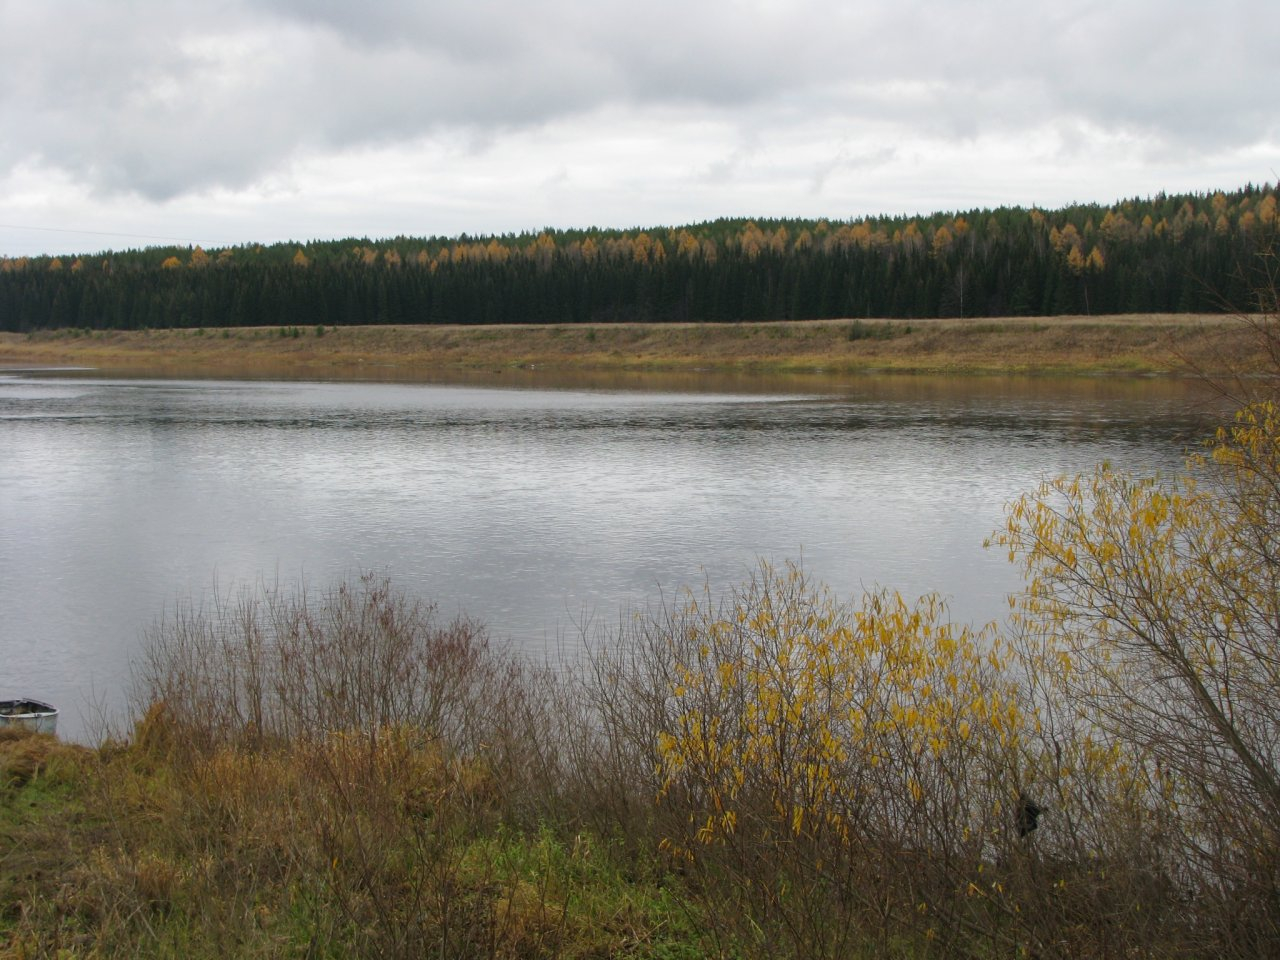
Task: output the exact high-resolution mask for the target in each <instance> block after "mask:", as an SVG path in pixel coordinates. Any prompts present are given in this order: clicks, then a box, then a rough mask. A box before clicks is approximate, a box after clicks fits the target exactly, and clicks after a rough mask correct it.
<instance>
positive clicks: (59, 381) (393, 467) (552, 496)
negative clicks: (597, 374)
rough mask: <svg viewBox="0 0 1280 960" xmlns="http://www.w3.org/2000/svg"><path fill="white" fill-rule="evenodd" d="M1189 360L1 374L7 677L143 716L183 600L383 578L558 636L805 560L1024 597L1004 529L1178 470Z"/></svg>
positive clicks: (496, 627)
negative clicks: (620, 375) (147, 674)
mask: <svg viewBox="0 0 1280 960" xmlns="http://www.w3.org/2000/svg"><path fill="white" fill-rule="evenodd" d="M1196 398H1197V394H1196V393H1195V391H1194V389H1193V388H1192V387H1191V386H1189V385H1187V384H1185V383H1180V382H1172V381H1164V380H1145V381H1121V380H1107V379H1092V380H1047V379H1046V380H1036V379H997V378H969V379H948V378H941V377H862V378H852V379H848V380H845V381H841V382H836V381H832V382H831V383H824V384H822V385H821V386H820V387H817V388H815V387H814V385H813V384H812V383H805V384H804V385H803V388H798V387H797V385H796V384H795V383H793V382H789V381H759V382H755V381H742V380H737V381H733V382H732V383H731V384H721V383H717V382H713V381H710V380H703V381H698V382H697V383H696V384H695V385H693V386H686V387H685V388H683V389H680V390H672V389H670V388H669V387H668V388H662V389H625V390H617V389H587V388H582V387H565V386H563V385H557V384H556V383H555V382H554V381H550V382H547V383H545V384H541V385H539V386H538V387H537V388H528V387H518V388H511V387H504V386H501V385H485V384H475V383H472V384H466V385H449V384H439V383H393V382H390V383H389V382H291V381H285V380H270V381H269V380H221V381H219V380H162V379H119V378H115V379H113V378H108V377H103V376H97V375H94V374H93V373H92V372H79V373H67V372H51V371H46V372H41V371H28V372H22V371H9V372H6V373H3V374H0V657H2V660H0V663H2V664H3V665H2V666H0V698H5V697H11V696H18V695H24V696H34V697H38V698H41V699H47V700H50V701H53V702H55V703H56V704H57V705H58V706H59V707H61V708H62V710H63V715H62V719H61V722H60V731H61V732H63V733H64V734H65V735H67V736H69V737H75V738H81V739H84V738H91V737H93V736H95V735H96V734H97V731H98V730H99V728H100V718H101V717H102V716H104V715H110V716H118V715H119V712H120V710H121V707H122V704H124V702H125V697H126V690H127V687H128V682H129V676H130V665H131V663H132V662H133V661H134V660H135V658H136V656H137V653H138V650H139V644H140V642H141V639H142V636H143V634H144V632H145V631H146V629H147V628H148V627H149V626H150V625H151V624H153V623H154V622H155V621H156V620H157V618H159V617H160V616H161V615H162V614H163V613H164V612H165V611H166V610H167V609H172V607H173V605H174V604H175V603H177V602H179V601H191V602H195V603H200V602H202V599H207V598H209V597H210V596H212V594H213V593H214V592H215V591H217V592H222V593H225V592H228V591H231V590H234V589H235V588H236V587H237V586H239V585H245V584H248V585H254V584H256V583H258V582H260V581H266V582H268V583H279V584H283V585H285V586H286V587H288V586H290V585H293V584H296V583H298V582H305V583H307V584H308V586H309V588H310V589H313V590H314V589H323V588H325V587H327V586H329V585H331V584H333V583H334V582H336V581H337V580H339V579H342V578H345V577H353V576H356V575H358V574H359V573H360V572H362V571H374V572H376V573H380V574H385V575H387V576H389V577H390V578H391V579H392V581H393V582H394V583H395V584H396V585H397V586H398V587H400V588H401V589H403V590H405V591H407V592H409V593H411V594H413V595H414V596H418V597H422V598H424V599H430V600H434V601H436V602H437V603H438V604H439V606H440V609H441V610H442V611H443V612H444V613H446V614H452V613H454V612H466V613H468V614H470V615H472V616H474V617H476V618H479V619H481V620H483V621H485V622H486V623H487V624H488V625H489V627H490V630H491V632H492V634H493V636H494V637H495V638H496V639H498V640H499V641H502V642H510V643H511V644H514V645H515V646H517V647H518V648H519V649H520V650H521V651H522V652H524V653H526V654H528V655H530V656H535V657H542V656H560V655H565V654H566V653H567V654H568V655H573V651H574V650H575V649H577V648H578V647H577V644H578V635H579V631H580V629H581V628H582V627H583V626H584V625H585V624H596V625H599V624H608V623H609V622H614V621H616V620H617V618H618V616H619V615H620V613H621V612H622V611H624V610H626V609H631V608H635V607H638V606H644V605H646V604H652V603H657V602H659V601H660V600H661V598H663V597H665V598H666V599H667V600H670V599H671V598H672V597H674V596H675V595H676V594H677V593H678V591H679V589H680V588H681V587H682V586H686V585H699V584H701V583H702V582H703V581H704V579H705V580H707V581H709V582H710V584H711V586H712V588H713V590H714V589H721V588H724V587H727V586H730V585H732V584H736V583H738V582H741V581H742V580H743V579H744V578H745V577H746V576H747V575H748V574H749V573H750V571H751V570H752V568H753V567H754V566H755V565H756V564H757V563H758V561H759V560H761V559H765V560H770V561H773V562H782V561H785V560H795V561H799V562H802V564H803V566H804V568H805V569H806V570H807V571H808V572H809V573H810V574H812V575H813V576H814V577H815V578H816V579H818V580H821V581H823V582H825V583H826V584H828V585H829V586H830V587H831V588H832V589H833V590H834V591H835V592H836V593H837V594H838V595H840V596H843V597H852V596H856V595H857V594H859V593H860V592H861V590H862V589H863V588H864V587H870V586H873V585H877V584H880V585H886V586H892V587H895V588H898V589H900V590H902V591H903V592H905V593H908V594H916V593H920V592H924V591H929V590H935V591H939V592H941V593H943V594H945V595H947V596H949V597H950V598H951V605H952V611H953V614H954V615H955V616H956V617H957V618H960V619H966V620H972V621H986V620H991V619H998V618H1000V617H1002V616H1003V615H1004V613H1005V611H1006V610H1007V605H1006V602H1005V600H1006V597H1007V595H1008V593H1009V592H1010V591H1013V590H1016V589H1017V588H1018V586H1019V576H1018V572H1017V570H1015V569H1014V568H1013V567H1011V566H1010V565H1009V564H1008V562H1007V560H1006V558H1005V557H1004V556H1003V555H1002V554H1001V552H1000V551H998V550H985V549H984V548H983V546H982V542H983V539H984V537H986V536H987V535H988V534H989V533H991V532H992V531H993V530H994V529H995V528H996V527H997V526H998V525H1000V523H1001V522H1002V518H1003V514H1004V507H1005V504H1006V503H1007V502H1008V501H1009V500H1011V499H1012V498H1014V497H1016V496H1018V495H1019V494H1021V493H1022V492H1024V491H1027V490H1030V489H1032V488H1033V487H1034V486H1035V485H1036V484H1037V483H1038V482H1040V481H1041V480H1043V479H1045V478H1048V477H1051V476H1053V475H1056V474H1059V473H1063V472H1077V471H1081V470H1087V469H1089V468H1091V467H1092V466H1093V465H1094V464H1096V463H1098V462H1099V461H1101V460H1103V459H1107V460H1110V461H1111V462H1112V463H1114V464H1116V465H1118V466H1121V467H1123V468H1126V469H1131V470H1134V471H1137V472H1142V473H1150V472H1154V471H1167V470H1172V469H1176V468H1177V467H1178V465H1179V464H1180V462H1181V458H1182V453H1183V450H1184V449H1185V448H1186V447H1187V446H1188V445H1190V444H1193V443H1194V442H1195V441H1196V439H1197V438H1198V437H1199V436H1200V435H1201V434H1202V433H1204V431H1205V423H1206V420H1205V413H1204V407H1203V405H1202V404H1201V403H1200V402H1199V401H1198V400H1197V399H1196Z"/></svg>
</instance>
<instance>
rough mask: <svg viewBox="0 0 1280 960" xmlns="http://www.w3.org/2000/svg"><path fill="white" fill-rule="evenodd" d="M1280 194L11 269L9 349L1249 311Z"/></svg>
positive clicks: (26, 264)
mask: <svg viewBox="0 0 1280 960" xmlns="http://www.w3.org/2000/svg"><path fill="white" fill-rule="evenodd" d="M1276 206H1277V199H1276V189H1275V187H1273V186H1271V185H1267V184H1264V185H1262V186H1252V185H1251V186H1247V187H1245V188H1244V189H1241V190H1236V191H1234V192H1232V193H1222V192H1217V193H1213V194H1178V195H1166V194H1158V195H1156V196H1155V197H1151V198H1147V199H1137V198H1135V199H1132V200H1126V201H1123V202H1120V203H1117V204H1115V205H1113V206H1110V207H1104V206H1101V205H1098V204H1079V205H1073V206H1068V207H1063V208H1061V209H1058V210H1041V209H1036V208H1032V209H1026V208H1021V207H1000V208H996V209H974V210H970V211H966V212H963V213H935V214H932V215H928V216H915V217H876V218H869V219H863V220H857V221H827V220H798V219H789V220H742V219H722V220H716V221H712V222H708V223H702V224H694V225H689V226H683V227H656V228H648V229H643V230H641V229H635V230H603V229H589V230H551V229H548V230H544V231H542V232H540V233H538V234H531V233H530V234H520V235H510V234H509V235H503V236H492V237H468V236H466V235H463V236H460V237H456V238H439V237H428V238H412V237H397V238H395V239H391V240H378V241H374V240H369V239H367V238H362V239H347V240H334V241H324V242H311V243H304V244H298V243H293V242H290V243H277V244H271V245H243V246H236V247H226V248H219V249H209V250H205V249H202V248H201V247H198V246H197V247H149V248H145V249H137V250H126V251H106V252H102V253H97V254H93V255H82V256H74V255H68V256H62V257H54V256H42V257H30V258H28V257H18V258H0V331H5V332H16V333H28V332H32V331H40V330H58V329H66V328H80V329H88V330H141V329H159V328H206V329H209V328H223V327H264V326H281V325H284V326H293V325H297V326H302V327H315V326H317V325H319V326H359V325H370V324H379V325H383V324H411V325H438V324H467V325H470V324H512V323H514V324H526V323H530V324H546V323H608V322H633V323H634V322H657V323H663V322H682V321H683V322H690V321H692V322H710V323H725V322H741V321H774V320H820V319H835V318H848V319H856V318H880V319H902V320H910V319H925V318H941V317H1016V316H1059V315H1082V314H1088V315H1104V314H1111V315H1114V314H1131V313H1213V312H1222V311H1226V310H1228V309H1232V308H1234V309H1247V308H1248V307H1249V291H1250V290H1252V289H1255V288H1256V286H1257V285H1256V283H1254V282H1252V280H1251V277H1250V276H1249V271H1250V270H1251V269H1252V268H1253V266H1254V265H1255V264H1256V263H1257V258H1258V255H1259V254H1260V253H1262V252H1265V251H1267V250H1269V249H1271V248H1272V247H1273V245H1274V241H1275V238H1276V229H1277V216H1276V214H1277V210H1276Z"/></svg>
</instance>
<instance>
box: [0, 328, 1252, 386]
mask: <svg viewBox="0 0 1280 960" xmlns="http://www.w3.org/2000/svg"><path fill="white" fill-rule="evenodd" d="M1256 356H1257V332H1256V330H1255V329H1254V327H1253V326H1251V324H1250V322H1247V321H1246V320H1244V319H1242V318H1240V317H1230V316H1220V315H1203V314H1190V315H1176V314H1144V315H1131V316H1112V317H1082V316H1077V317H1048V318H1044V317H1034V318H1031V317H1016V318H998V319H989V318H985V319H972V320H959V319H956V320H912V321H898V320H895V321H876V320H840V321H803V322H795V321H793V322H786V323H729V324H581V325H579V324H554V325H531V326H522V325H506V326H366V327H259V328H228V329H218V330H141V331H88V330H54V331H40V332H35V333H29V334H14V333H0V365H5V366H24V365H25V366H32V365H42V366H44V365H69V366H90V367H96V368H100V369H103V370H106V371H119V372H125V371H128V372H146V371H155V372H164V373H169V374H181V373H205V374H209V373H232V372H237V373H242V372H258V373H261V374H268V373H280V374H285V375H302V376H322V377H346V376H352V375H359V374H360V373H361V372H364V373H367V374H371V375H372V374H375V372H377V374H379V375H398V374H403V375H406V376H410V375H414V374H416V373H420V372H423V371H436V372H446V371H467V370H470V371H475V370H490V371H501V370H510V369H520V368H530V367H538V368H550V369H558V370H565V371H569V370H582V371H703V370H705V371H719V372H746V371H750V372H759V373H788V372H806V373H833V374H842V373H861V372H871V371H895V372H913V373H962V374H992V373H1041V374H1096V373H1107V374H1135V375H1147V374H1162V373H1171V372H1178V371H1186V370H1187V369H1188V368H1189V367H1190V368H1198V369H1202V370H1206V371H1209V372H1216V371H1220V370H1234V371H1237V372H1238V371H1241V370H1243V369H1246V368H1247V367H1248V366H1249V365H1250V364H1251V363H1252V362H1253V361H1254V358H1255V357H1256Z"/></svg>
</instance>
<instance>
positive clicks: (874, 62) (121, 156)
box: [0, 0, 1280, 199]
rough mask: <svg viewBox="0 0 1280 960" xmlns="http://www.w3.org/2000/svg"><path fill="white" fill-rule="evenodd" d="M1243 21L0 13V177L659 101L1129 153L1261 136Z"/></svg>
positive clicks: (1096, 13) (784, 13) (190, 186)
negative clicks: (1074, 136)
mask: <svg viewBox="0 0 1280 960" xmlns="http://www.w3.org/2000/svg"><path fill="white" fill-rule="evenodd" d="M1275 19H1276V17H1275V15H1274V13H1273V12H1272V9H1271V7H1270V5H1269V4H1268V3H1267V2H1265V0H1238V2H1234V3H1220V4H1218V5H1215V6H1214V7H1213V8H1207V7H1204V6H1202V5H1200V4H1192V3H1168V2H1141V3H1105V4H1103V3H1098V4H1084V5H1080V4H1076V5H1066V4H1062V5H1055V6H1053V7H1048V6H1042V5H1039V4H1027V3H1025V2H1022V3H979V2H941V0H938V2H924V0H916V2H906V3H902V2H896V3H895V2H878V0H877V2H865V3H848V4H839V3H767V2H760V3H747V2H729V0H719V2H705V3H697V4H691V3H673V2H667V0H658V2H654V3H649V4H607V3H596V4H585V3H576V2H575V3H569V2H565V0H550V2H546V3H539V4H529V3H525V2H512V0H486V2H471V3H467V4H457V3H447V4H446V3H420V2H408V0H397V2H381V3H378V4H373V5H369V6H361V5H356V4H351V3H347V2H338V0H319V2H316V0H307V2H303V0H268V2H263V3H258V4H253V3H248V2H240V3H229V4H220V5H216V7H215V6H214V5H205V6H198V5H188V6H183V7H180V8H179V7H173V6H172V5H169V4H167V3H159V2H155V0H140V2H136V3H127V4H101V3H97V2H92V3H91V2H71V3H56V2H55V3H50V4H30V3H19V2H5V3H4V4H3V5H2V6H0V37H3V39H2V40H0V71H3V77H2V78H0V117H2V118H3V130H4V135H3V139H0V173H3V172H7V171H9V170H11V169H13V168H14V167H15V166H17V165H19V164H22V163H32V164H37V165H43V166H50V167H56V168H59V169H62V170H65V171H67V172H68V173H69V174H70V175H71V176H72V177H73V178H74V179H76V180H79V181H82V182H85V183H87V184H89V185H91V186H92V188H93V189H95V190H97V191H100V192H105V193H136V194H140V195H142V196H144V197H148V198H156V199H163V198H169V197H174V196H178V195H181V194H184V193H187V192H190V191H198V190H202V189H206V188H208V187H210V186H228V187H239V186H243V185H245V184H248V183H251V182H253V181H254V180H256V179H258V178H260V177H262V176H264V175H267V174H269V173H271V172H272V171H273V170H275V169H277V168H279V167H280V165H282V164H285V163H287V162H288V161H289V160H290V159H291V158H294V157H296V156H299V155H305V154H308V153H312V152H315V151H326V150H334V149H343V148H349V147H359V146H363V145H377V144H388V143H396V142H399V141H411V140H413V139H415V138H419V137H423V136H431V135H433V134H435V133H438V132H439V131H441V130H445V129H461V130H466V131H470V132H471V133H472V135H475V136H478V137H483V136H485V135H486V132H491V131H502V130H507V129H511V128H519V127H523V126H528V125H537V124H542V123H546V122H548V121H553V120H556V119H559V118H565V117H572V116H574V115H577V114H581V113H583V112H585V111H589V110H591V109H594V108H597V107H600V106H601V105H605V104H633V105H654V104H677V105H684V106H687V107H696V108H699V109H703V110H706V111H707V112H708V115H709V116H720V117H728V118H730V119H731V120H732V121H733V122H736V123H741V124H744V125H749V124H751V123H752V122H753V121H754V120H756V119H758V118H767V119H768V121H769V122H770V123H773V124H775V125H776V126H775V127H774V128H773V129H771V130H769V134H770V135H771V136H777V137H785V136H786V135H787V133H788V124H789V123H790V122H792V121H796V122H799V121H802V120H805V119H807V118H808V117H809V116H810V115H811V114H812V113H814V112H817V111H825V112H826V113H827V115H828V116H830V117H834V118H838V119H839V122H841V123H842V124H844V125H845V126H847V127H848V128H849V129H851V130H852V129H856V128H857V126H858V124H860V123H862V122H878V123H885V122H888V123H894V124H900V125H901V127H902V128H903V129H904V130H911V131H914V132H916V133H919V134H921V135H926V136H935V137H943V138H963V137H966V136H969V137H971V136H974V135H975V134H977V133H979V132H982V131H989V130H1015V131H1016V130H1017V129H1019V128H1022V127H1025V126H1028V125H1031V124H1043V123H1045V122H1046V121H1048V122H1053V121H1055V120H1056V119H1059V118H1060V119H1061V120H1062V121H1063V122H1068V123H1071V124H1077V125H1084V126H1087V127H1091V128H1096V129H1098V130H1102V131H1120V132H1131V133H1133V134H1135V135H1140V136H1142V137H1144V138H1146V139H1147V140H1148V141H1149V142H1151V143H1152V144H1153V145H1158V146H1163V147H1167V148H1168V149H1178V150H1191V151H1196V150H1215V149H1222V148H1225V147H1232V146H1239V145H1242V144H1249V143H1255V142H1265V141H1266V140H1268V138H1270V139H1271V140H1273V141H1274V139H1275V138H1276V128H1277V123H1276V119H1275V112H1274V110H1273V107H1272V104H1271V102H1270V101H1271V91H1274V90H1275V89H1280V68H1277V66H1276V58H1275V57H1274V56H1273V52H1272V51H1271V50H1270V49H1269V45H1270V42H1271V41H1270V37H1271V34H1272V31H1271V29H1268V24H1272V25H1273V24H1274V21H1275Z"/></svg>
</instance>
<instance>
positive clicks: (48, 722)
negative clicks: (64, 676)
mask: <svg viewBox="0 0 1280 960" xmlns="http://www.w3.org/2000/svg"><path fill="white" fill-rule="evenodd" d="M4 727H22V728H24V729H27V730H30V731H31V732H33V733H57V732H58V708H57V707H54V706H51V705H50V704H47V703H44V702H43V701H41V700H25V699H24V700H0V728H4Z"/></svg>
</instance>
